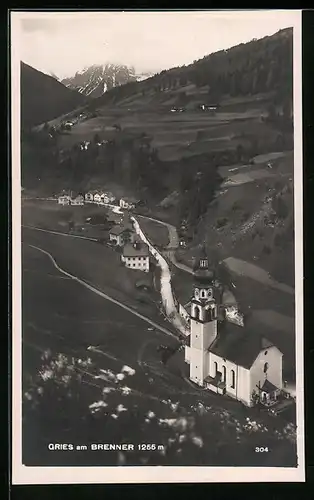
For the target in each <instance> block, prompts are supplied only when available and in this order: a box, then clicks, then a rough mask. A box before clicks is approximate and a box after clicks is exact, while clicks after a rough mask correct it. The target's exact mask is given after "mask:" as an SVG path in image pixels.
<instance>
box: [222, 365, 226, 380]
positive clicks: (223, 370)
mask: <svg viewBox="0 0 314 500" xmlns="http://www.w3.org/2000/svg"><path fill="white" fill-rule="evenodd" d="M222 381H223V382H226V367H225V366H223V367H222Z"/></svg>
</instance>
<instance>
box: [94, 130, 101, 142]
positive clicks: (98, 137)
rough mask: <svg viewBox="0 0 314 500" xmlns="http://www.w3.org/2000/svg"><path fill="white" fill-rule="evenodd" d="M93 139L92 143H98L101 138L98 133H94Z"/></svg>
mask: <svg viewBox="0 0 314 500" xmlns="http://www.w3.org/2000/svg"><path fill="white" fill-rule="evenodd" d="M93 141H94V144H99V143H100V142H101V139H100V136H99V134H97V133H96V134H95V135H94V139H93Z"/></svg>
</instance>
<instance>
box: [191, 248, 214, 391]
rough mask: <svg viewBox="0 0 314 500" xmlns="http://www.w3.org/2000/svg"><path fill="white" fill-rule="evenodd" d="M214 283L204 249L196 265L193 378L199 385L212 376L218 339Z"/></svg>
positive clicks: (192, 341) (192, 340) (192, 354)
mask: <svg viewBox="0 0 314 500" xmlns="http://www.w3.org/2000/svg"><path fill="white" fill-rule="evenodd" d="M214 280H215V276H214V273H213V271H211V270H210V269H209V264H208V258H207V255H206V250H205V247H202V250H201V252H200V256H199V258H198V259H197V261H196V263H195V266H194V287H193V297H192V300H191V335H190V379H191V380H192V381H193V382H195V383H197V384H198V385H203V381H204V379H205V378H206V377H207V375H208V374H209V352H208V348H209V347H210V346H211V344H212V343H213V342H214V340H215V339H216V337H217V321H218V311H217V304H216V301H215V298H214Z"/></svg>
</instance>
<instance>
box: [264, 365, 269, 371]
mask: <svg viewBox="0 0 314 500" xmlns="http://www.w3.org/2000/svg"><path fill="white" fill-rule="evenodd" d="M267 370H268V363H265V364H264V373H266V372H267Z"/></svg>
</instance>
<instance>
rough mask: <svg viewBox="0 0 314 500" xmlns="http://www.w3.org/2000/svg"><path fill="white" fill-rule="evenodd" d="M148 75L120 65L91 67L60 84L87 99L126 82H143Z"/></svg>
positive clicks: (98, 95)
mask: <svg viewBox="0 0 314 500" xmlns="http://www.w3.org/2000/svg"><path fill="white" fill-rule="evenodd" d="M149 76H151V75H150V74H140V75H137V74H136V73H135V69H134V67H128V66H125V65H120V64H109V63H108V64H104V65H97V64H95V65H93V66H90V67H88V68H84V69H83V70H82V71H78V72H76V73H75V75H74V76H72V77H69V78H65V79H63V80H62V83H63V84H64V85H65V86H66V87H68V88H70V89H74V90H77V91H78V92H80V93H81V94H84V95H86V96H89V97H100V96H102V95H103V94H104V93H105V92H107V91H109V90H111V89H113V88H114V87H118V86H120V85H124V84H126V83H128V82H137V81H142V80H145V78H148V77H149Z"/></svg>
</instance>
